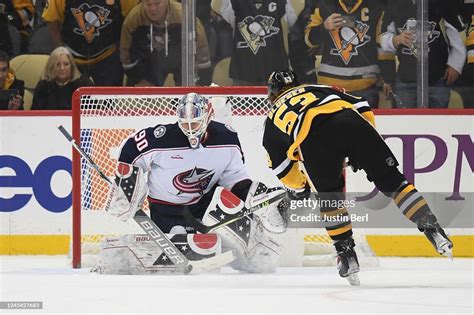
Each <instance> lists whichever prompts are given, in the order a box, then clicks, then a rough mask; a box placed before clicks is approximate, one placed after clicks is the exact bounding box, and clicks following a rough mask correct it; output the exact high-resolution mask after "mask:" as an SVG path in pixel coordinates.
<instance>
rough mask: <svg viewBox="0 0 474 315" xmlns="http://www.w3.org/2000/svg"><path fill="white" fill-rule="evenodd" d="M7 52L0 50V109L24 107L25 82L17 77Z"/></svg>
mask: <svg viewBox="0 0 474 315" xmlns="http://www.w3.org/2000/svg"><path fill="white" fill-rule="evenodd" d="M9 62H10V60H9V58H8V55H7V53H6V52H4V51H2V50H0V109H7V110H15V109H23V96H24V95H25V82H23V81H22V80H18V79H16V78H15V73H14V72H13V70H12V69H10V63H9Z"/></svg>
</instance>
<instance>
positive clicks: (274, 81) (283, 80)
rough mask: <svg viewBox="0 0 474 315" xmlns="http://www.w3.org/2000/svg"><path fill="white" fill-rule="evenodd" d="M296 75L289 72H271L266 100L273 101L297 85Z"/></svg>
mask: <svg viewBox="0 0 474 315" xmlns="http://www.w3.org/2000/svg"><path fill="white" fill-rule="evenodd" d="M299 84H300V83H299V81H298V78H297V77H296V73H294V72H293V71H291V70H280V71H273V72H272V74H270V77H269V78H268V85H267V88H268V100H269V101H270V102H272V103H273V101H274V100H275V99H276V98H277V97H278V96H279V95H280V94H281V93H283V92H284V91H286V90H287V89H289V88H290V87H293V86H297V85H299Z"/></svg>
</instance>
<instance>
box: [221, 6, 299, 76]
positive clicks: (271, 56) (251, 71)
mask: <svg viewBox="0 0 474 315" xmlns="http://www.w3.org/2000/svg"><path fill="white" fill-rule="evenodd" d="M212 9H213V10H214V11H215V12H216V13H217V14H219V15H220V16H222V18H223V19H224V20H225V21H227V22H228V23H229V24H230V25H231V26H232V27H233V29H234V42H233V51H232V58H231V64H230V69H229V75H230V77H231V78H233V79H238V80H243V81H248V82H254V83H264V82H266V80H267V78H268V76H269V75H270V73H272V71H274V70H275V69H287V68H288V55H287V52H286V50H285V47H284V42H283V37H284V36H286V34H284V33H283V29H282V20H283V21H285V23H286V24H287V25H288V26H289V27H291V26H293V25H294V24H295V22H296V20H297V18H298V14H299V12H301V10H302V9H303V3H301V6H300V7H294V4H293V2H292V1H288V0H260V1H257V0H251V1H249V0H218V1H212Z"/></svg>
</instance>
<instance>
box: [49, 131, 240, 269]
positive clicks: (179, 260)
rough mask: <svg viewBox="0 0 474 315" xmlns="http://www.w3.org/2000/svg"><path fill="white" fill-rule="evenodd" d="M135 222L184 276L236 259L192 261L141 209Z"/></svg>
mask: <svg viewBox="0 0 474 315" xmlns="http://www.w3.org/2000/svg"><path fill="white" fill-rule="evenodd" d="M58 129H59V131H60V132H61V133H62V134H63V135H64V137H66V139H67V140H68V141H69V142H70V143H71V145H72V146H73V148H74V149H75V150H76V151H77V152H78V153H79V154H80V155H81V156H82V157H83V158H84V159H86V161H87V162H88V163H89V164H90V166H92V167H93V168H94V169H95V170H96V171H97V173H98V174H99V176H100V177H101V178H102V179H103V180H104V181H106V182H107V183H108V184H109V185H110V186H111V187H115V186H116V185H115V183H114V182H112V181H111V180H110V179H109V178H108V177H107V176H106V175H105V174H104V173H103V172H102V170H101V169H100V168H99V166H98V165H97V164H95V162H94V161H93V160H92V159H91V157H90V156H89V155H88V154H87V153H86V152H85V151H84V150H83V149H82V148H81V147H80V146H79V145H78V144H77V143H76V141H75V140H74V138H73V137H72V136H71V135H70V134H69V132H68V131H67V130H66V129H65V128H64V127H63V126H62V125H60V126H58ZM133 219H134V220H135V222H137V224H138V225H139V226H140V227H141V228H142V230H143V231H144V232H145V233H146V234H148V236H150V238H151V239H152V240H153V241H154V242H155V243H156V244H157V245H158V246H159V247H160V248H161V250H163V253H164V254H165V255H166V256H167V257H168V258H169V259H170V261H172V262H173V264H174V265H175V266H176V268H177V270H179V271H180V272H182V273H183V274H189V273H190V272H193V273H197V272H201V271H205V270H212V269H216V268H219V267H221V266H223V265H225V264H227V263H230V262H232V261H233V260H234V259H235V257H234V253H233V252H232V251H228V252H225V253H224V254H221V255H217V256H214V257H210V258H206V259H202V260H200V261H190V260H189V259H188V258H187V257H186V256H185V255H184V254H183V253H182V252H181V251H180V250H179V249H178V248H176V245H174V244H173V242H171V240H170V239H169V238H168V237H167V236H166V234H165V233H164V232H163V231H162V230H161V229H160V228H159V227H158V226H156V224H155V223H154V222H153V221H152V220H151V219H150V217H148V216H147V215H146V213H145V212H144V211H143V210H142V209H140V210H138V211H137V212H136V213H135V216H134V217H133Z"/></svg>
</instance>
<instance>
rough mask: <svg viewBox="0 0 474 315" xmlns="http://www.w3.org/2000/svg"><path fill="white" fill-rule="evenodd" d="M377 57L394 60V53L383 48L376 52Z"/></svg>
mask: <svg viewBox="0 0 474 315" xmlns="http://www.w3.org/2000/svg"><path fill="white" fill-rule="evenodd" d="M377 58H378V59H379V60H395V54H393V53H389V52H387V51H385V50H384V51H383V52H378V53H377Z"/></svg>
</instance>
